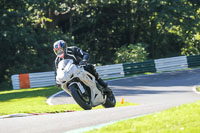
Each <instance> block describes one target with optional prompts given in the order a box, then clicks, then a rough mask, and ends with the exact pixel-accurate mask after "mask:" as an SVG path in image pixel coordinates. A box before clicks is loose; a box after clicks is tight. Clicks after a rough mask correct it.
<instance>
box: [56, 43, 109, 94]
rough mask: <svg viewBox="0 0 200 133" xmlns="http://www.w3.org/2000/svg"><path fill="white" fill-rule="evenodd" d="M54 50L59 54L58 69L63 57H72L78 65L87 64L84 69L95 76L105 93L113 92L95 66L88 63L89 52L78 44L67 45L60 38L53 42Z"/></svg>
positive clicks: (57, 58)
mask: <svg viewBox="0 0 200 133" xmlns="http://www.w3.org/2000/svg"><path fill="white" fill-rule="evenodd" d="M65 45H66V46H65ZM53 51H54V53H55V54H56V55H57V57H56V59H55V66H56V70H57V68H58V63H59V61H61V60H62V59H72V60H73V62H74V64H76V65H85V67H84V69H85V70H86V71H88V72H90V73H91V74H92V75H94V76H95V78H96V80H97V82H98V83H99V84H100V85H101V86H102V87H103V88H104V90H103V92H104V93H107V94H108V95H109V94H112V90H111V89H110V88H109V87H108V84H107V83H105V82H104V81H103V80H102V79H101V78H100V77H99V74H98V73H97V71H96V69H95V67H94V66H93V65H91V64H87V59H88V57H89V55H88V53H86V52H84V51H83V50H82V49H80V48H78V47H76V46H72V47H67V44H66V43H65V41H63V40H58V41H56V42H55V43H54V44H53Z"/></svg>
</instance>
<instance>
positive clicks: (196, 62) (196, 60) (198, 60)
mask: <svg viewBox="0 0 200 133" xmlns="http://www.w3.org/2000/svg"><path fill="white" fill-rule="evenodd" d="M187 61H188V67H198V66H200V55H191V56H188V57H187Z"/></svg>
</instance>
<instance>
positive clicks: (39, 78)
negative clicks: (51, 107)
mask: <svg viewBox="0 0 200 133" xmlns="http://www.w3.org/2000/svg"><path fill="white" fill-rule="evenodd" d="M96 69H97V72H98V73H99V76H100V77H101V78H103V79H109V78H118V77H124V71H123V65H122V64H116V65H106V66H98V67H96ZM11 79H12V85H13V89H23V88H36V87H43V86H50V85H55V84H56V81H55V72H54V71H51V72H40V73H27V74H15V75H12V76H11Z"/></svg>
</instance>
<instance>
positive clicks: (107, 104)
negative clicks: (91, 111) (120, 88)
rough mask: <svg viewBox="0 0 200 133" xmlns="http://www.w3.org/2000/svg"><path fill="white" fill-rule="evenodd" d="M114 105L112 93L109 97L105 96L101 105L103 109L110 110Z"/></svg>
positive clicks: (114, 100)
mask: <svg viewBox="0 0 200 133" xmlns="http://www.w3.org/2000/svg"><path fill="white" fill-rule="evenodd" d="M115 105H116V99H115V95H114V94H113V93H112V94H111V95H109V96H107V98H106V102H105V103H104V104H103V107H104V108H112V107H115Z"/></svg>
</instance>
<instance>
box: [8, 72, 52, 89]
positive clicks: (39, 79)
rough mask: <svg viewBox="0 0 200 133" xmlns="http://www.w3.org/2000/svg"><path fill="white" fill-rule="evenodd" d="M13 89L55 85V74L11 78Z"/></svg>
mask: <svg viewBox="0 0 200 133" xmlns="http://www.w3.org/2000/svg"><path fill="white" fill-rule="evenodd" d="M11 79H12V85H13V89H20V88H21V89H23V88H36V87H42V86H50V85H55V83H56V82H55V72H54V71H51V72H40V73H26V74H15V75H12V76H11Z"/></svg>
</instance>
